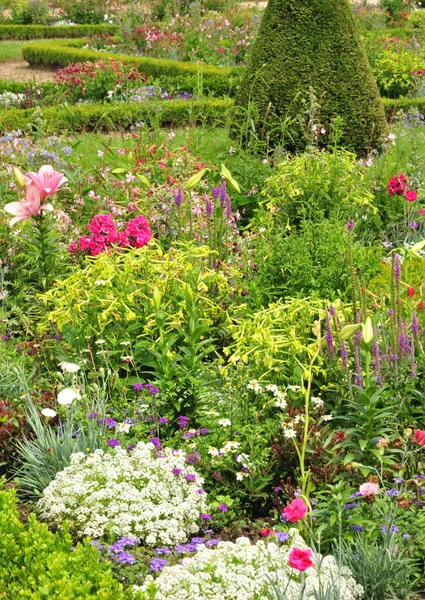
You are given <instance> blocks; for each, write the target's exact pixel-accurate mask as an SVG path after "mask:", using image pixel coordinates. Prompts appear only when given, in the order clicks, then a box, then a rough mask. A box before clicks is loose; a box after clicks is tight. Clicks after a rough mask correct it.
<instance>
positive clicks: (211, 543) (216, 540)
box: [205, 538, 221, 548]
mask: <svg viewBox="0 0 425 600" xmlns="http://www.w3.org/2000/svg"><path fill="white" fill-rule="evenodd" d="M220 542H221V539H220V538H213V539H211V540H208V541H207V542H205V545H206V547H207V548H211V547H212V546H217V544H219V543H220Z"/></svg>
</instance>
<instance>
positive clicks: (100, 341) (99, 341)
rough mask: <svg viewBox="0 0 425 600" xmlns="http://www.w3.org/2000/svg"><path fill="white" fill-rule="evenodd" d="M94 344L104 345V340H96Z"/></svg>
mask: <svg viewBox="0 0 425 600" xmlns="http://www.w3.org/2000/svg"><path fill="white" fill-rule="evenodd" d="M95 344H106V340H96V341H95Z"/></svg>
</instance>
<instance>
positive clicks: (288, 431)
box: [283, 426, 297, 440]
mask: <svg viewBox="0 0 425 600" xmlns="http://www.w3.org/2000/svg"><path fill="white" fill-rule="evenodd" d="M283 435H284V436H285V437H286V438H287V439H288V440H290V439H292V438H295V437H297V433H296V431H295V429H294V428H293V427H292V426H291V427H285V428H284V430H283Z"/></svg>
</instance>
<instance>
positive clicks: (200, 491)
mask: <svg viewBox="0 0 425 600" xmlns="http://www.w3.org/2000/svg"><path fill="white" fill-rule="evenodd" d="M196 491H197V492H198V494H199V495H200V496H203V495H204V494H205V490H203V489H202V488H199V490H196Z"/></svg>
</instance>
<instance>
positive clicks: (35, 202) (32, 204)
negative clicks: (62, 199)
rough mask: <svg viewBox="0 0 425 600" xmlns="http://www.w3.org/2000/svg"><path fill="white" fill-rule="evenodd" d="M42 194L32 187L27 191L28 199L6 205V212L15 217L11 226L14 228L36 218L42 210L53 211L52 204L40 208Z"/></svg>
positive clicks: (11, 221)
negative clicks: (25, 220) (17, 224)
mask: <svg viewBox="0 0 425 600" xmlns="http://www.w3.org/2000/svg"><path fill="white" fill-rule="evenodd" d="M40 204H41V202H40V192H39V190H38V189H37V188H36V186H35V185H30V186H29V188H28V189H27V194H26V197H25V198H23V199H22V200H21V201H20V202H10V203H9V204H6V205H5V207H4V210H5V211H6V212H7V213H9V214H10V215H15V216H14V217H13V219H11V220H10V222H9V225H10V227H13V225H15V223H18V222H19V221H23V220H24V219H29V218H31V217H34V216H35V215H37V214H38V213H39V212H41V211H42V210H53V206H52V205H51V204H43V206H40Z"/></svg>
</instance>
